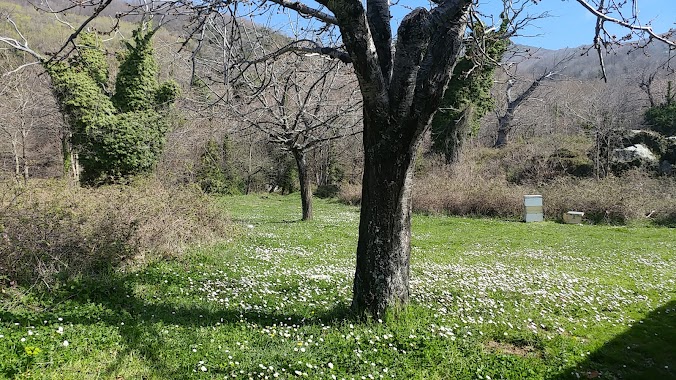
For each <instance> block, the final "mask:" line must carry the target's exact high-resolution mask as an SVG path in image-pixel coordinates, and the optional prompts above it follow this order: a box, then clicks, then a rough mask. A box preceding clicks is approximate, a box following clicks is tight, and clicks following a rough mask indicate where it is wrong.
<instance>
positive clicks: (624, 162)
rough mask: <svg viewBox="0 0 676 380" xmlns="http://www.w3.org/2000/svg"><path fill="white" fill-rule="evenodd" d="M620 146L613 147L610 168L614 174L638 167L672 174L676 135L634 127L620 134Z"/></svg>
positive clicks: (675, 161)
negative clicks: (621, 142)
mask: <svg viewBox="0 0 676 380" xmlns="http://www.w3.org/2000/svg"><path fill="white" fill-rule="evenodd" d="M622 141H623V144H622V148H617V149H613V151H612V154H611V160H610V161H611V169H612V171H613V172H614V173H615V174H620V173H622V172H624V171H626V170H629V169H633V168H640V169H646V170H652V171H656V172H659V173H660V174H663V175H673V174H674V172H675V170H674V166H675V165H676V136H672V137H664V136H662V135H661V134H659V133H657V132H654V131H649V130H643V129H634V130H630V131H627V132H625V133H624V135H623V136H622Z"/></svg>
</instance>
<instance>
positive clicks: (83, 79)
mask: <svg viewBox="0 0 676 380" xmlns="http://www.w3.org/2000/svg"><path fill="white" fill-rule="evenodd" d="M156 31H157V29H154V30H147V29H146V26H145V25H142V26H141V27H139V28H138V29H137V30H135V31H134V33H133V38H132V41H131V42H125V45H126V51H125V52H123V53H121V54H119V55H118V59H119V60H120V66H119V73H118V74H117V77H116V80H115V91H114V93H112V94H110V93H109V92H108V90H107V87H108V86H107V85H108V82H109V75H108V72H109V70H108V64H107V61H106V57H105V52H104V51H103V48H102V46H101V41H100V39H99V38H98V37H97V36H96V35H95V34H92V33H82V34H80V36H79V43H78V53H77V54H76V55H75V56H73V57H72V58H71V59H70V60H69V61H68V62H57V61H54V62H47V63H45V66H46V69H47V72H48V73H49V75H50V77H51V79H52V85H53V89H54V94H55V95H56V98H57V100H58V103H59V105H60V107H61V111H62V112H63V114H64V115H65V118H66V121H67V122H68V124H69V126H70V128H71V132H72V145H73V148H74V150H75V151H76V152H77V153H78V158H79V161H80V164H81V166H82V175H81V177H80V180H81V182H82V183H83V184H88V185H95V184H101V183H110V182H119V181H124V180H126V179H128V178H130V177H131V176H134V175H137V174H143V173H148V172H150V171H151V170H152V169H153V168H154V166H155V163H156V162H157V159H158V157H159V155H160V153H161V152H162V148H163V146H164V141H165V134H166V132H167V130H168V126H169V123H168V115H167V111H168V110H169V109H170V106H171V105H172V104H173V102H174V99H175V98H176V96H177V95H178V84H176V82H174V81H167V82H165V83H162V84H160V83H159V82H158V79H157V76H158V67H157V63H156V62H155V58H154V57H153V46H152V37H153V35H154V33H155V32H156Z"/></svg>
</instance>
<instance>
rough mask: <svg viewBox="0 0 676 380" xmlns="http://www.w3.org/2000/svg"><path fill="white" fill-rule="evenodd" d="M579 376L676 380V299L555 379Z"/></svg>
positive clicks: (634, 379) (633, 379) (589, 377)
mask: <svg viewBox="0 0 676 380" xmlns="http://www.w3.org/2000/svg"><path fill="white" fill-rule="evenodd" d="M578 376H579V377H578ZM577 378H581V379H594V378H600V379H629V380H643V379H645V380H663V379H676V301H671V302H669V303H667V304H665V305H663V306H661V307H659V308H657V309H655V310H653V311H652V312H651V313H650V314H648V315H647V316H646V317H645V318H644V319H642V320H641V321H639V322H636V323H634V325H633V326H632V327H630V328H629V329H628V330H627V331H625V332H624V333H622V334H620V335H618V336H616V337H615V338H614V339H612V340H611V341H609V342H608V343H606V344H604V345H603V346H602V347H601V348H599V349H598V350H596V351H594V352H593V353H592V354H591V355H589V357H588V359H587V360H586V361H584V362H582V363H580V364H579V365H577V366H576V367H572V368H568V369H566V370H565V371H563V372H562V373H561V374H560V375H559V376H557V377H555V378H554V379H556V380H563V379H577Z"/></svg>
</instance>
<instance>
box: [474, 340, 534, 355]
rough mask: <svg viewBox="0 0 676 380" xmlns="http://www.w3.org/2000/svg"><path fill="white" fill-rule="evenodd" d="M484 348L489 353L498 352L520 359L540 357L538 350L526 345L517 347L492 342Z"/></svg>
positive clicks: (512, 344)
mask: <svg viewBox="0 0 676 380" xmlns="http://www.w3.org/2000/svg"><path fill="white" fill-rule="evenodd" d="M486 347H487V348H489V349H490V350H491V351H494V352H499V353H501V354H508V355H517V356H522V357H526V356H540V353H539V352H538V350H537V349H536V348H535V347H533V346H531V345H528V344H524V345H517V344H514V343H508V342H497V341H494V340H492V341H490V342H488V343H487V344H486Z"/></svg>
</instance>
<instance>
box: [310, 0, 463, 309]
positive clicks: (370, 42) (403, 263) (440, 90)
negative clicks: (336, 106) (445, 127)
mask: <svg viewBox="0 0 676 380" xmlns="http://www.w3.org/2000/svg"><path fill="white" fill-rule="evenodd" d="M318 2H319V3H321V4H323V5H325V6H326V7H327V8H328V9H329V10H331V11H332V12H333V13H334V14H335V16H336V19H337V23H338V25H339V26H340V31H341V34H342V38H343V42H344V44H345V47H346V48H347V50H348V52H349V53H350V57H351V59H352V66H353V68H354V71H355V73H356V75H357V79H358V80H359V87H360V90H361V93H362V98H363V109H364V179H363V183H362V186H363V187H362V200H361V204H362V210H361V218H360V222H359V243H358V246H357V267H356V270H355V279H354V288H353V290H354V296H353V300H352V309H353V310H354V311H355V312H356V313H357V314H358V315H364V314H370V315H371V316H373V317H375V318H381V317H382V316H383V314H384V313H385V312H386V311H387V309H389V308H392V307H397V306H398V305H399V306H401V305H404V304H406V303H407V301H408V296H409V270H410V269H409V268H410V267H409V259H410V253H411V246H410V241H411V182H412V176H413V172H412V164H413V157H414V156H415V154H414V153H415V149H416V147H417V146H418V142H419V141H420V139H421V136H422V134H423V133H424V132H425V131H426V129H427V128H428V127H429V123H430V120H431V119H432V117H433V116H434V113H435V112H436V110H437V109H438V108H439V105H440V103H441V99H442V97H443V94H444V89H445V87H446V85H447V83H448V79H449V78H450V75H451V73H452V71H453V67H454V66H455V63H456V62H457V58H458V57H459V55H460V52H461V50H462V48H461V45H462V40H463V36H464V32H465V26H466V22H467V19H466V15H467V12H468V10H469V5H470V3H471V0H443V1H442V2H441V3H440V4H439V6H438V7H435V8H434V9H433V10H432V11H428V10H426V9H423V8H417V9H415V10H413V11H412V12H411V13H409V14H408V15H407V16H406V17H404V19H403V20H402V21H401V24H400V26H399V29H398V33H397V39H396V48H395V49H394V50H393V51H394V54H392V50H391V49H392V38H391V36H390V35H389V34H390V33H389V31H388V30H387V29H388V28H387V26H389V23H390V20H391V15H390V13H389V3H388V1H387V0H368V1H367V2H366V3H367V6H368V14H367V12H366V11H365V10H364V8H363V5H362V2H361V1H330V0H318Z"/></svg>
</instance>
